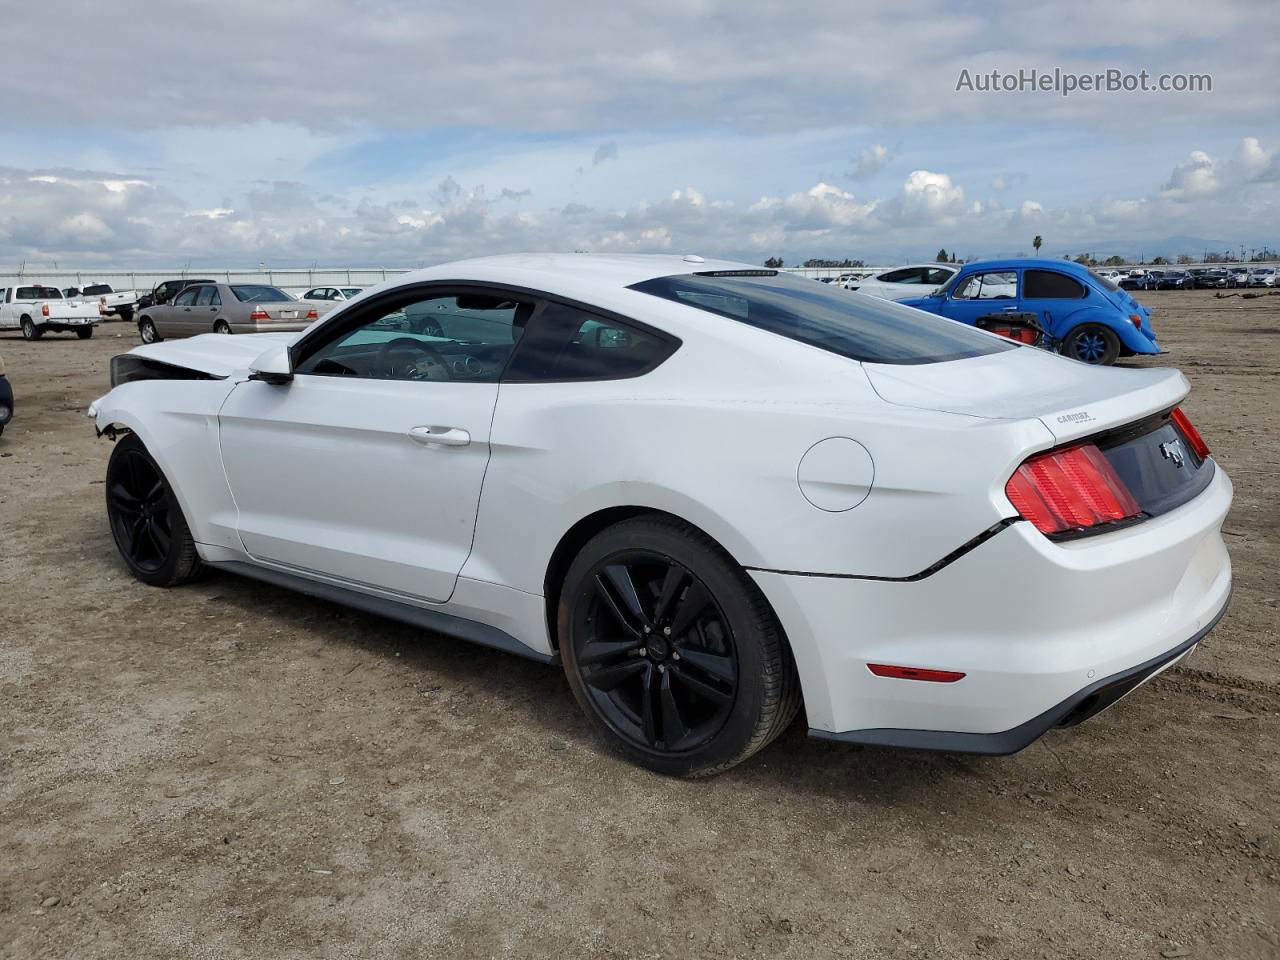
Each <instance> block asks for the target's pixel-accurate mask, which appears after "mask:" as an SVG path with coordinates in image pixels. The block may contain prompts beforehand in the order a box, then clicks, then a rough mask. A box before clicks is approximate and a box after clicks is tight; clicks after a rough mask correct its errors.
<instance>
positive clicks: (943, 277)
mask: <svg viewBox="0 0 1280 960" xmlns="http://www.w3.org/2000/svg"><path fill="white" fill-rule="evenodd" d="M954 275H955V274H954V272H953V271H951V270H937V269H934V268H930V269H928V270H926V271H925V274H924V282H925V283H927V284H928V285H929V286H931V287H940V286H942V285H943V284H944V283H946V282H947V281H948V280H950V279H951V278H952V277H953V276H954Z"/></svg>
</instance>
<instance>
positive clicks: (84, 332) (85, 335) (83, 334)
mask: <svg viewBox="0 0 1280 960" xmlns="http://www.w3.org/2000/svg"><path fill="white" fill-rule="evenodd" d="M76 336H77V337H79V338H80V339H81V340H88V339H89V338H90V337H92V336H93V327H80V328H79V329H77V330H76Z"/></svg>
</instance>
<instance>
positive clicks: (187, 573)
mask: <svg viewBox="0 0 1280 960" xmlns="http://www.w3.org/2000/svg"><path fill="white" fill-rule="evenodd" d="M106 494H107V523H108V526H110V528H111V536H112V538H113V539H114V540H115V542H116V548H117V549H118V550H119V551H120V556H121V557H122V558H123V559H124V562H125V566H127V567H128V568H129V572H130V573H132V574H133V575H134V577H136V578H137V579H139V580H141V581H142V582H143V583H146V584H149V585H151V586H153V587H176V586H178V585H180V584H183V583H189V582H190V581H192V580H194V579H195V578H196V577H198V576H199V575H200V573H201V572H202V570H203V565H202V564H201V562H200V556H199V554H197V553H196V545H195V541H194V540H193V539H192V537H191V531H190V529H189V528H188V527H187V520H186V518H185V517H184V516H183V515H182V508H181V507H180V506H179V505H178V500H177V498H176V497H175V496H174V495H173V489H172V488H171V487H170V486H169V481H168V479H167V478H166V477H165V475H164V472H163V471H162V470H161V469H160V465H159V464H157V463H156V462H155V460H154V459H153V458H152V456H151V454H150V453H148V452H147V448H146V446H145V445H144V444H143V443H142V441H141V440H139V439H138V438H137V436H136V435H134V434H129V435H128V436H126V437H124V438H123V439H122V440H120V442H119V443H117V444H116V446H115V449H114V450H112V451H111V459H110V460H109V461H108V462H107V480H106Z"/></svg>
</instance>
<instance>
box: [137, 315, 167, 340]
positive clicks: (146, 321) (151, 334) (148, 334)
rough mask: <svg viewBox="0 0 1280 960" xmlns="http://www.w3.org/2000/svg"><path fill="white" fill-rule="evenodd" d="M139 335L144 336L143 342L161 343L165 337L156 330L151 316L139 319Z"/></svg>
mask: <svg viewBox="0 0 1280 960" xmlns="http://www.w3.org/2000/svg"><path fill="white" fill-rule="evenodd" d="M138 336H139V337H141V338H142V342H143V343H159V342H160V341H161V340H162V339H164V338H163V337H161V336H160V334H159V333H158V332H156V325H155V323H154V322H152V320H151V318H150V317H143V318H142V319H141V320H139V321H138Z"/></svg>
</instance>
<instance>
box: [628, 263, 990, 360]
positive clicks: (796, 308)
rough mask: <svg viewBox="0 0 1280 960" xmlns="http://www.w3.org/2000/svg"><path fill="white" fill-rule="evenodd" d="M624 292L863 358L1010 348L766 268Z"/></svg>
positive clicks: (956, 355) (977, 353)
mask: <svg viewBox="0 0 1280 960" xmlns="http://www.w3.org/2000/svg"><path fill="white" fill-rule="evenodd" d="M631 289H632V290H636V291H639V292H640V293H647V294H651V295H652V296H655V297H661V298H663V299H664V300H672V301H674V302H676V303H683V304H685V305H686V306H690V307H694V308H696V309H698V310H705V311H706V312H708V313H714V314H716V315H718V316H721V317H727V318H729V319H730V320H737V321H740V322H742V323H745V324H748V325H749V326H752V327H757V328H759V329H761V330H767V331H769V332H770V333H776V334H778V335H779V336H783V337H787V338H788V339H791V340H797V341H799V342H800V343H805V344H808V345H809V346H813V347H818V348H819V349H821V350H826V351H828V352H830V353H835V354H839V355H840V356H842V357H849V358H850V359H852V360H860V361H863V362H865V363H902V364H915V363H940V362H942V361H945V360H962V359H964V358H966V357H981V356H986V355H987V354H992V353H999V352H1000V351H1002V350H1012V349H1014V347H1013V345H1012V344H1005V343H1002V342H1000V341H999V340H997V339H995V338H993V337H990V336H988V335H986V334H984V333H979V332H978V331H976V330H974V329H972V328H971V327H968V326H965V325H964V324H960V323H956V322H955V321H953V320H947V319H944V318H943V317H938V316H934V315H933V314H929V313H925V312H924V311H921V310H915V309H913V308H911V307H904V306H902V305H900V304H896V303H892V302H890V301H888V300H878V299H875V298H873V297H862V296H850V295H849V294H848V293H847V292H845V291H844V290H840V289H832V288H831V287H830V286H827V285H826V284H819V283H813V282H812V281H810V280H806V279H803V278H798V277H792V276H786V275H780V274H777V273H774V272H772V271H764V270H759V271H750V272H749V273H748V272H745V271H744V272H742V273H734V272H720V273H706V274H696V273H695V274H680V275H677V276H673V277H657V278H655V279H653V280H645V281H642V282H641V283H637V284H633V285H632V286H631Z"/></svg>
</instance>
